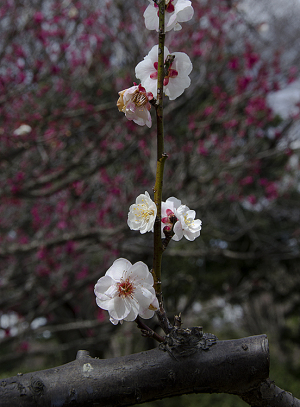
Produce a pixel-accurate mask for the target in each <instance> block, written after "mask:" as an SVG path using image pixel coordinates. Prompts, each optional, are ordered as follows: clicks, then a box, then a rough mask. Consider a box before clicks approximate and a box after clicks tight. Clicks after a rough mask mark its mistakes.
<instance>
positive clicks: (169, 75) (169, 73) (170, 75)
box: [150, 62, 178, 86]
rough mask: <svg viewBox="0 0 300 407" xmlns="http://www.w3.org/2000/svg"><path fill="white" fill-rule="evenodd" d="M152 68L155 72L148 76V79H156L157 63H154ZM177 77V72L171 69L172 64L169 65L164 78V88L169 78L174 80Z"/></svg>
mask: <svg viewBox="0 0 300 407" xmlns="http://www.w3.org/2000/svg"><path fill="white" fill-rule="evenodd" d="M153 66H154V68H155V70H156V72H154V73H152V74H151V75H150V78H151V79H157V68H158V62H154V64H153ZM177 75H178V71H176V69H172V63H171V64H170V66H169V69H168V74H167V75H166V76H165V77H164V86H167V84H168V83H169V80H170V78H176V76H177Z"/></svg>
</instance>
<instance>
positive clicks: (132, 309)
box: [94, 258, 159, 325]
mask: <svg viewBox="0 0 300 407" xmlns="http://www.w3.org/2000/svg"><path fill="white" fill-rule="evenodd" d="M153 284H154V280H153V276H152V274H151V273H150V272H149V269H148V267H147V265H146V264H145V263H143V262H142V261H138V262H137V263H135V264H133V265H132V264H131V263H130V261H128V260H126V259H123V258H120V259H117V260H115V261H114V262H113V264H112V266H111V267H110V268H109V269H108V270H107V272H106V273H105V276H103V277H101V278H100V279H99V280H98V282H97V283H96V285H95V289H94V292H95V295H96V302H97V305H98V306H99V307H100V308H102V309H104V310H107V311H108V312H109V315H110V321H111V322H112V323H113V324H114V325H117V323H118V322H120V323H122V322H123V320H125V321H134V320H135V319H136V317H137V316H138V315H140V316H141V317H142V318H145V319H149V318H152V317H153V315H154V311H155V310H156V309H157V308H158V306H159V305H158V300H157V298H156V295H155V290H154V288H153Z"/></svg>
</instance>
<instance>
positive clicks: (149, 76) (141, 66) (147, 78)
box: [135, 45, 193, 100]
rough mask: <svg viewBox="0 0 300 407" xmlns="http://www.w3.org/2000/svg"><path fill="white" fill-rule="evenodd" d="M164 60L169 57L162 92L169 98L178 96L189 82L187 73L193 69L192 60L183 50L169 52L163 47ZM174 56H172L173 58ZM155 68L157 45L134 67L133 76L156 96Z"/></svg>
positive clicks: (156, 65) (156, 63) (156, 66)
mask: <svg viewBox="0 0 300 407" xmlns="http://www.w3.org/2000/svg"><path fill="white" fill-rule="evenodd" d="M164 56H165V62H166V59H167V58H169V61H171V62H169V63H168V66H167V68H166V72H165V77H164V82H163V85H164V89H163V90H164V93H165V95H166V96H168V97H169V99H170V100H174V99H176V98H178V96H180V95H182V93H183V92H184V90H185V89H186V88H188V87H189V86H190V84H191V79H190V77H189V74H190V73H191V71H192V69H193V65H192V62H191V60H190V58H189V56H188V55H187V54H185V53H184V52H173V53H172V54H170V52H169V50H168V48H167V47H164ZM170 57H171V58H170ZM173 57H174V58H173ZM157 69H158V45H154V47H153V48H152V49H151V50H150V52H149V54H148V55H146V56H145V57H144V60H143V61H141V62H140V63H138V64H137V66H136V67H135V76H136V77H137V78H138V79H140V81H141V84H142V86H143V87H144V88H145V89H147V91H148V92H151V93H152V94H153V96H154V97H155V98H156V97H157Z"/></svg>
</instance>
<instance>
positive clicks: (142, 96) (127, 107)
mask: <svg viewBox="0 0 300 407" xmlns="http://www.w3.org/2000/svg"><path fill="white" fill-rule="evenodd" d="M149 2H150V4H149V6H148V7H147V9H146V10H145V13H144V18H145V25H146V28H147V29H148V30H156V31H158V25H159V18H158V5H157V4H156V2H154V1H153V0H149ZM165 3H166V13H165V27H166V31H170V30H172V29H174V30H175V31H177V30H180V29H181V28H182V27H181V25H180V24H179V23H180V22H185V21H189V20H190V19H191V18H192V17H193V14H194V9H193V7H192V5H191V2H190V1H189V0H166V2H165ZM158 52H159V49H158V45H155V46H154V47H153V48H152V49H151V50H150V52H149V53H148V55H146V56H145V57H144V60H143V61H141V62H139V63H138V64H137V66H136V68H135V76H136V77H137V78H138V79H139V80H140V81H141V83H140V84H139V85H136V84H134V86H132V87H131V88H128V89H124V90H122V91H120V92H119V95H120V97H119V99H118V102H117V106H118V108H119V111H121V112H123V113H125V116H126V118H127V119H128V120H133V121H134V122H135V123H136V124H138V125H140V126H144V125H146V126H148V127H151V124H152V122H151V115H150V108H151V104H150V103H149V101H151V100H152V99H153V98H156V97H157V69H158ZM164 61H165V76H164V81H163V90H164V94H165V95H166V96H168V97H169V99H170V100H174V99H176V98H178V97H179V96H180V95H182V93H183V92H184V90H185V89H186V88H188V87H189V86H190V84H191V80H190V77H189V74H190V73H191V71H192V69H193V65H192V63H191V60H190V58H189V57H188V55H187V54H185V53H184V52H173V53H170V52H169V50H168V48H167V47H164Z"/></svg>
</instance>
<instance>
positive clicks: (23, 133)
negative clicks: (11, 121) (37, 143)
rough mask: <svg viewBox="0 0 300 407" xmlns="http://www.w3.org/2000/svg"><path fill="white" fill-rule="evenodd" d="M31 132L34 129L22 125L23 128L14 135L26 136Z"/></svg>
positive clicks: (18, 129) (27, 125)
mask: <svg viewBox="0 0 300 407" xmlns="http://www.w3.org/2000/svg"><path fill="white" fill-rule="evenodd" d="M31 130H32V128H31V127H30V126H29V124H21V126H20V127H18V128H17V129H16V130H15V131H14V135H15V136H25V135H26V134H28V133H30V132H31Z"/></svg>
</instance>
